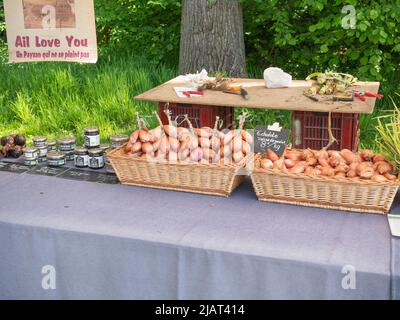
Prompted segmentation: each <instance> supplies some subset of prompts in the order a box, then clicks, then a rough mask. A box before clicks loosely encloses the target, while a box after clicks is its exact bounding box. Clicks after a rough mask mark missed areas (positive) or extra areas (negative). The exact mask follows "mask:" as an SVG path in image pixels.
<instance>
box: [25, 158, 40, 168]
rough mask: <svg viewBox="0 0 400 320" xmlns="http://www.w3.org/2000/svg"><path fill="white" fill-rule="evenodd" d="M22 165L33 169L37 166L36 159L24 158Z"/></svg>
mask: <svg viewBox="0 0 400 320" xmlns="http://www.w3.org/2000/svg"><path fill="white" fill-rule="evenodd" d="M24 165H26V166H28V167H33V166H37V165H38V158H37V157H36V158H25V159H24Z"/></svg>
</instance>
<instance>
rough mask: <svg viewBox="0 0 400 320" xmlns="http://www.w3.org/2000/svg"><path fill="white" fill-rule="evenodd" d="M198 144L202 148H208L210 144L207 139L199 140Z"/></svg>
mask: <svg viewBox="0 0 400 320" xmlns="http://www.w3.org/2000/svg"><path fill="white" fill-rule="evenodd" d="M199 143H200V146H201V147H202V148H209V147H210V146H211V142H210V139H209V138H203V137H201V138H199Z"/></svg>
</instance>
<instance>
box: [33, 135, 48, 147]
mask: <svg viewBox="0 0 400 320" xmlns="http://www.w3.org/2000/svg"><path fill="white" fill-rule="evenodd" d="M32 141H33V145H34V146H35V147H36V148H43V147H44V146H46V142H47V137H40V136H37V137H33V138H32Z"/></svg>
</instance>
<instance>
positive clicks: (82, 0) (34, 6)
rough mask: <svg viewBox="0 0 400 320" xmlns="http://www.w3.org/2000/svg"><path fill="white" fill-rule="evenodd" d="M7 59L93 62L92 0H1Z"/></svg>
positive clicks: (94, 53)
mask: <svg viewBox="0 0 400 320" xmlns="http://www.w3.org/2000/svg"><path fill="white" fill-rule="evenodd" d="M4 13H5V18H6V19H5V20H6V30H7V43H8V52H9V61H10V62H11V63H14V62H33V61H67V62H87V63H96V62H97V38H96V25H95V15H94V5H93V0H4Z"/></svg>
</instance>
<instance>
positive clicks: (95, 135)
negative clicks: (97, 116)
mask: <svg viewBox="0 0 400 320" xmlns="http://www.w3.org/2000/svg"><path fill="white" fill-rule="evenodd" d="M84 140H85V147H86V148H97V147H99V146H100V131H99V128H97V127H87V128H85V136H84Z"/></svg>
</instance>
